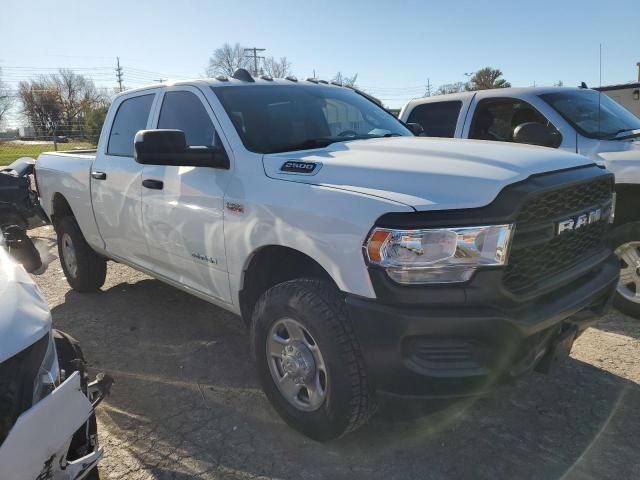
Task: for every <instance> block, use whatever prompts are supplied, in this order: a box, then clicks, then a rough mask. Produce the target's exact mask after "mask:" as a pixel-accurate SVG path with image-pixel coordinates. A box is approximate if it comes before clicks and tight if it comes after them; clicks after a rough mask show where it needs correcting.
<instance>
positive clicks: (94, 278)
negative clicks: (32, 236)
mask: <svg viewBox="0 0 640 480" xmlns="http://www.w3.org/2000/svg"><path fill="white" fill-rule="evenodd" d="M56 234H57V237H58V255H59V256H60V263H61V264H62V270H63V271H64V275H65V277H67V282H69V285H71V287H72V288H73V289H74V290H76V291H78V292H94V291H96V290H99V289H100V287H102V285H104V281H105V278H106V275H107V262H106V260H105V259H104V258H103V257H101V256H100V255H98V254H97V253H96V252H94V251H93V249H92V248H91V247H90V246H89V244H88V243H87V241H86V240H85V239H84V236H83V235H82V232H81V231H80V227H78V224H77V222H76V220H75V218H73V217H64V218H62V219H61V220H60V221H58V222H57V223H56Z"/></svg>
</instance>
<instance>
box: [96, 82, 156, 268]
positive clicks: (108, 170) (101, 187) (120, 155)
mask: <svg viewBox="0 0 640 480" xmlns="http://www.w3.org/2000/svg"><path fill="white" fill-rule="evenodd" d="M157 93H158V89H150V90H145V91H143V92H136V93H135V94H131V95H126V96H123V97H119V98H118V99H117V100H116V104H115V105H114V106H113V107H112V109H111V112H115V113H110V115H113V116H112V117H111V118H107V119H106V125H110V128H109V129H108V130H104V132H103V135H101V140H100V145H98V152H97V155H96V159H95V161H94V162H93V165H92V168H91V172H90V174H91V201H92V204H93V211H94V215H95V218H96V223H97V225H98V229H99V231H100V235H101V236H102V239H103V240H104V242H105V246H106V251H107V252H108V253H109V254H110V255H113V256H114V257H117V258H120V259H123V260H127V261H129V262H132V263H135V264H137V265H140V266H142V267H146V266H148V264H149V262H148V255H147V243H146V240H145V238H144V229H143V224H142V215H141V214H142V211H141V208H140V195H141V191H142V185H141V182H142V165H140V164H139V163H137V162H136V161H135V160H134V159H133V139H134V137H135V134H136V132H137V131H138V130H144V129H146V128H149V127H150V125H151V118H152V117H151V112H152V111H153V108H154V104H155V100H156V96H157Z"/></svg>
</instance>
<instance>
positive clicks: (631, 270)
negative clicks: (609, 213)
mask: <svg viewBox="0 0 640 480" xmlns="http://www.w3.org/2000/svg"><path fill="white" fill-rule="evenodd" d="M611 240H612V244H613V248H614V249H615V253H616V255H617V256H618V258H619V259H620V280H619V282H618V287H617V290H616V295H615V297H614V299H613V305H614V306H615V307H616V308H617V309H618V310H620V311H621V312H623V313H626V314H627V315H630V316H632V317H635V318H640V222H633V223H628V224H625V225H622V226H620V227H617V228H616V229H615V230H613V232H612V233H611Z"/></svg>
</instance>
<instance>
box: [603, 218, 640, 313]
mask: <svg viewBox="0 0 640 480" xmlns="http://www.w3.org/2000/svg"><path fill="white" fill-rule="evenodd" d="M610 239H611V246H612V247H613V249H614V250H616V249H618V248H619V247H620V246H622V245H625V244H627V243H629V242H640V222H631V223H626V224H624V225H621V226H619V227H616V228H615V229H614V230H613V231H612V232H611V234H610ZM625 265H626V263H625ZM622 266H623V263H622V260H621V267H622ZM639 268H640V266H639ZM636 285H637V284H636ZM613 306H614V307H615V308H617V309H618V310H620V311H621V312H622V313H625V314H627V315H629V316H631V317H634V318H640V302H634V301H632V300H629V299H627V298H625V297H624V296H623V295H622V294H621V293H620V292H619V290H618V291H616V293H615V296H614V297H613Z"/></svg>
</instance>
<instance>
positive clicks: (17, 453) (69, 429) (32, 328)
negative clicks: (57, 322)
mask: <svg viewBox="0 0 640 480" xmlns="http://www.w3.org/2000/svg"><path fill="white" fill-rule="evenodd" d="M10 242H11V240H10V239H8V241H7V242H5V239H4V236H3V235H2V233H0V305H1V306H2V308H0V478H2V479H7V480H8V479H10V480H22V479H29V480H34V479H37V480H40V479H55V480H58V479H61V480H62V479H64V480H67V479H74V480H75V479H82V478H92V479H97V478H98V471H97V466H96V465H97V462H98V459H99V458H100V457H101V455H102V449H101V448H100V447H99V446H98V440H97V438H98V437H97V426H96V419H95V414H94V409H95V407H96V406H97V404H98V403H99V402H100V401H101V400H102V399H103V398H104V396H105V395H106V394H107V393H108V391H109V388H110V385H111V383H112V380H111V379H110V378H109V377H108V376H104V375H99V376H98V379H97V380H96V381H94V382H91V383H88V381H87V378H88V377H87V373H86V369H85V362H84V359H83V357H82V352H81V350H80V348H79V346H78V344H77V342H76V341H75V340H74V339H73V338H71V337H70V336H68V335H66V334H64V333H62V332H59V331H57V330H54V329H53V328H52V323H51V313H50V312H49V308H48V307H47V304H46V302H45V300H44V298H43V297H42V294H41V293H40V290H39V289H38V287H37V286H36V285H35V283H34V282H33V280H32V279H31V277H30V276H29V274H28V273H27V272H26V271H25V269H24V268H23V267H22V266H21V265H20V264H18V263H17V262H15V261H14V259H13V258H12V257H11V255H10V253H9V248H11V243H10ZM7 244H8V245H7ZM18 248H19V246H18Z"/></svg>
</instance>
